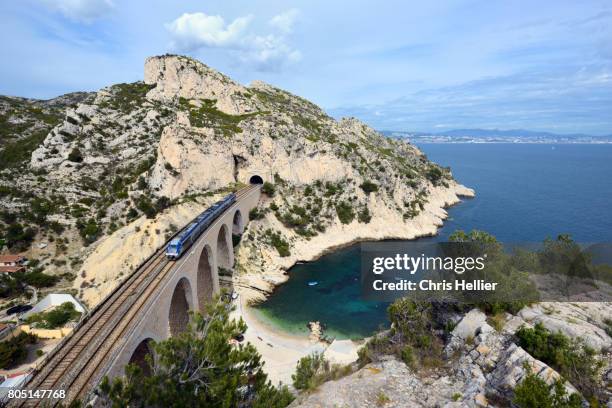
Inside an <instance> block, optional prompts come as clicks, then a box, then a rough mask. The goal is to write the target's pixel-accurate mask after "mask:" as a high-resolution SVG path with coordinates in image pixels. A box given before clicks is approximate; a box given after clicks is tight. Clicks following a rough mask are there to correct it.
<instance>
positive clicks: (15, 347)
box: [0, 332, 38, 369]
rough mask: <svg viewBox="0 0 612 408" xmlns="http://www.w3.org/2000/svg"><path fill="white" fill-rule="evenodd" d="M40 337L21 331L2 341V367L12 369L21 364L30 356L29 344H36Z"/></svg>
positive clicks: (0, 353)
mask: <svg viewBox="0 0 612 408" xmlns="http://www.w3.org/2000/svg"><path fill="white" fill-rule="evenodd" d="M37 341H38V337H36V336H35V335H33V334H29V333H25V332H21V333H19V334H18V335H17V336H15V337H13V338H11V339H9V340H6V341H3V342H1V343H0V368H2V369H11V368H14V367H16V366H18V365H19V364H21V363H22V362H23V361H24V360H25V359H26V357H27V356H28V350H27V346H28V345H29V344H36V342H37Z"/></svg>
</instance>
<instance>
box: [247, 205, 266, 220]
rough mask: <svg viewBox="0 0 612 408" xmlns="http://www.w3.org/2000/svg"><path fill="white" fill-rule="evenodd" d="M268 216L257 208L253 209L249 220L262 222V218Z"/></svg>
mask: <svg viewBox="0 0 612 408" xmlns="http://www.w3.org/2000/svg"><path fill="white" fill-rule="evenodd" d="M265 216H266V213H265V211H262V210H260V209H259V208H257V207H255V208H252V209H251V211H249V220H250V221H253V220H261V219H262V218H264V217H265Z"/></svg>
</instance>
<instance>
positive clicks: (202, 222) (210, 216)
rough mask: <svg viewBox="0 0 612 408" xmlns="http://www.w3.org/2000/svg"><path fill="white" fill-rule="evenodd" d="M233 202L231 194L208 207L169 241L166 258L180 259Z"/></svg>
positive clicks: (234, 197)
mask: <svg viewBox="0 0 612 408" xmlns="http://www.w3.org/2000/svg"><path fill="white" fill-rule="evenodd" d="M235 202H236V194H234V193H232V194H229V195H227V196H225V197H224V198H223V199H222V200H221V201H217V202H216V203H214V204H213V205H212V206H210V207H208V209H206V211H204V212H203V213H202V214H200V215H198V216H197V218H196V219H195V220H193V222H192V223H191V224H189V225H188V226H187V228H185V230H183V231H182V232H181V233H180V234H179V235H178V236H176V238H173V239H172V241H170V243H169V244H168V246H167V247H166V257H167V258H168V259H171V260H175V259H178V258H180V257H181V255H183V254H184V253H185V251H187V249H189V247H190V246H191V245H192V244H193V243H194V242H195V241H196V240H197V239H198V237H199V236H200V235H201V234H202V233H203V232H204V231H206V228H208V227H209V226H210V224H212V222H213V221H214V220H216V219H217V217H218V216H219V215H221V214H222V213H223V211H225V210H226V209H228V208H229V207H230V206H231V205H232V204H234V203H235Z"/></svg>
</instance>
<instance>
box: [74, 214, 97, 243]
mask: <svg viewBox="0 0 612 408" xmlns="http://www.w3.org/2000/svg"><path fill="white" fill-rule="evenodd" d="M76 227H77V229H78V230H79V234H80V235H81V238H83V242H84V243H85V245H89V244H91V243H93V242H95V241H96V240H97V239H98V237H99V235H100V234H101V233H102V230H101V229H100V226H99V225H98V223H97V222H96V220H95V219H93V218H90V219H89V220H87V221H84V220H83V219H78V220H77V222H76Z"/></svg>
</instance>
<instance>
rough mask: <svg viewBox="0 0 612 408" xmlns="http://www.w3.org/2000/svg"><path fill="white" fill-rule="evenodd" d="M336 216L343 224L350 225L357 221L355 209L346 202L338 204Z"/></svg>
mask: <svg viewBox="0 0 612 408" xmlns="http://www.w3.org/2000/svg"><path fill="white" fill-rule="evenodd" d="M336 214H338V218H339V219H340V222H341V223H342V224H350V223H351V222H352V221H353V220H354V219H355V211H353V207H352V206H351V205H350V204H349V203H347V202H346V201H341V202H339V203H338V204H336Z"/></svg>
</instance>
